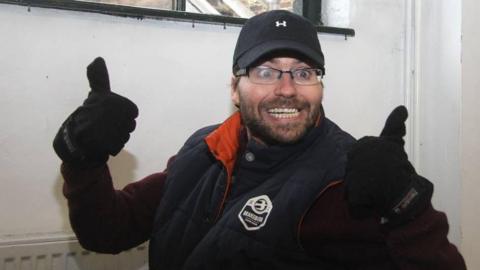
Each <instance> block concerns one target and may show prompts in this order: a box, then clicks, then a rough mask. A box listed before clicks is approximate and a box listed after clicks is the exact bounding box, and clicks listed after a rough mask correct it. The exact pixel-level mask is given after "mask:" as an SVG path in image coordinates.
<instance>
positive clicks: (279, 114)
mask: <svg viewBox="0 0 480 270" xmlns="http://www.w3.org/2000/svg"><path fill="white" fill-rule="evenodd" d="M268 113H269V114H270V115H272V116H273V117H275V118H293V117H297V116H298V114H299V111H298V109H295V108H273V109H269V110H268Z"/></svg>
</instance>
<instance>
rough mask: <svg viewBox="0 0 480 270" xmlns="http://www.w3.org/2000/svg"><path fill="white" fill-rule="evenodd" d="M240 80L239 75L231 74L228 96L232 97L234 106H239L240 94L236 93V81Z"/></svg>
mask: <svg viewBox="0 0 480 270" xmlns="http://www.w3.org/2000/svg"><path fill="white" fill-rule="evenodd" d="M239 81H240V78H239V77H235V76H232V78H231V80H230V98H231V99H232V102H233V104H234V105H235V107H237V108H239V107H240V96H239V95H240V94H239V93H238V83H239Z"/></svg>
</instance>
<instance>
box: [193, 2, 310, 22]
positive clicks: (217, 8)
mask: <svg viewBox="0 0 480 270" xmlns="http://www.w3.org/2000/svg"><path fill="white" fill-rule="evenodd" d="M301 1H302V0H187V3H186V4H187V11H190V12H198V13H210V14H218V15H224V16H232V17H242V18H249V17H251V16H253V15H255V14H258V13H261V12H264V11H267V10H272V9H285V10H290V11H293V10H294V3H295V2H301ZM188 6H190V8H192V7H197V9H196V10H188ZM206 6H209V8H205V7H206ZM202 8H203V9H202ZM209 10H212V11H213V12H209ZM298 11H299V12H297V10H295V12H297V13H301V10H298Z"/></svg>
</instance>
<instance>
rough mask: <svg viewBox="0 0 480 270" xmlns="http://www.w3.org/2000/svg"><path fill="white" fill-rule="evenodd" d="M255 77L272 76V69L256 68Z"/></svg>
mask: <svg viewBox="0 0 480 270" xmlns="http://www.w3.org/2000/svg"><path fill="white" fill-rule="evenodd" d="M257 77H258V78H263V79H269V78H272V77H273V70H271V69H269V68H261V69H258V70H257Z"/></svg>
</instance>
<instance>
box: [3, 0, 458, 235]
mask: <svg viewBox="0 0 480 270" xmlns="http://www.w3.org/2000/svg"><path fill="white" fill-rule="evenodd" d="M408 3H409V1H408V0H390V1H384V0H351V1H350V6H349V12H350V20H351V21H350V26H351V27H352V28H354V29H355V31H356V36H355V37H353V38H352V37H350V38H348V39H347V40H345V37H343V36H338V35H330V34H320V35H319V37H320V41H321V43H322V47H323V49H324V52H325V55H326V63H327V64H326V69H327V75H326V77H325V84H326V89H325V108H326V113H327V116H328V117H330V118H332V119H333V120H335V121H336V122H337V123H339V124H340V125H341V126H342V127H344V129H346V130H348V131H350V132H351V133H352V134H353V135H354V136H356V137H360V136H363V135H366V134H369V135H376V134H378V133H379V132H380V130H381V128H382V127H383V123H384V121H385V118H386V116H387V115H388V113H389V112H390V111H391V110H392V109H393V108H394V107H395V106H397V105H398V104H404V103H406V102H407V101H408V100H407V98H408V96H409V93H408V91H410V89H409V88H408V82H406V79H405V78H406V77H408V76H407V74H408V72H407V71H408V70H409V69H410V66H409V62H408V61H407V59H409V57H410V55H409V53H410V51H409V50H407V48H409V46H410V45H409V39H408V35H407V34H408V33H409V30H408V26H409V25H410V21H409V19H410V17H409V9H408V7H409V5H408ZM0 21H1V22H2V23H1V24H0V36H1V37H2V42H0V51H1V52H2V53H0V63H2V64H1V65H0V91H2V98H1V99H0V114H1V115H2V118H0V127H1V128H2V132H1V134H0V150H1V151H0V160H1V163H0V171H1V172H2V175H1V176H0V177H1V179H0V220H1V221H2V222H1V225H0V243H1V241H4V242H5V241H10V240H12V241H14V240H15V239H21V238H28V237H38V235H41V234H43V235H46V236H47V237H48V236H50V235H56V234H60V235H63V234H70V233H71V230H70V227H69V224H68V219H67V214H66V206H65V205H66V203H65V200H64V199H63V197H62V195H61V183H62V179H61V176H60V175H59V173H58V166H59V164H60V162H59V160H58V158H57V157H56V156H55V155H54V153H53V149H52V147H51V141H52V139H53V137H54V134H55V132H56V130H57V128H58V127H59V125H60V124H61V122H62V121H63V119H64V118H65V117H66V116H67V115H68V113H70V112H71V111H72V110H73V109H74V108H76V107H77V106H78V105H79V104H80V103H81V102H82V101H83V99H84V98H85V96H86V94H87V91H88V83H87V80H86V77H85V67H86V66H87V65H88V63H90V61H91V60H93V58H94V57H96V56H98V55H101V56H103V57H104V58H105V59H106V61H107V65H108V67H109V71H110V77H111V83H112V88H113V89H114V90H116V91H117V92H118V93H120V94H123V95H125V96H127V97H129V98H131V99H132V100H133V101H135V102H136V103H137V105H138V106H139V108H140V117H139V119H138V125H137V130H136V131H135V132H134V134H133V136H132V138H131V140H130V142H129V143H128V144H127V146H126V148H125V150H124V151H122V153H121V154H120V155H119V156H118V157H115V158H113V159H111V160H110V165H111V167H112V171H113V175H114V178H116V184H117V186H118V187H120V186H123V185H124V184H125V183H128V182H130V181H132V180H135V179H138V178H140V177H142V176H145V175H147V174H149V173H152V172H155V171H158V170H162V169H163V166H164V164H165V162H166V160H167V158H168V157H169V156H170V155H173V154H174V153H175V152H176V150H177V149H178V148H179V146H180V145H181V144H182V142H183V141H184V140H185V139H186V137H187V136H188V135H189V134H191V133H192V131H194V130H195V129H197V128H199V127H201V126H204V125H207V124H210V123H215V122H219V121H222V120H223V119H224V118H225V117H226V116H227V115H229V114H230V113H231V111H232V108H231V105H230V101H229V87H228V83H229V76H230V67H231V58H232V52H233V48H234V45H235V38H236V36H237V34H238V31H239V28H238V27H227V29H223V27H222V26H215V25H205V24H196V25H195V27H194V28H192V25H191V23H180V22H168V21H160V20H136V19H129V18H121V17H113V16H107V15H99V14H89V13H82V12H71V11H60V10H52V9H40V8H32V9H31V11H30V12H29V11H28V10H27V8H26V7H20V6H12V5H4V4H0ZM185 78H186V79H185ZM432 89H433V88H432ZM426 113H428V114H430V112H426ZM435 138H436V137H433V139H435ZM442 140H443V139H442ZM441 164H442V166H443V165H444V163H441ZM454 165H455V164H454ZM454 169H455V168H454ZM422 170H423V169H422ZM445 170H446V171H447V170H448V169H445ZM427 172H428V171H427ZM433 176H434V177H432V179H431V180H432V181H433V182H434V183H435V184H436V188H437V190H439V191H440V193H438V194H436V195H435V198H436V202H442V203H440V204H439V205H438V206H439V208H440V209H441V210H447V211H448V214H449V215H452V217H453V220H452V219H451V223H452V225H453V231H454V232H458V230H459V223H458V218H459V217H458V216H457V215H454V214H455V213H456V212H458V209H459V208H458V207H459V205H458V203H457V202H458V201H459V196H460V194H459V193H458V192H455V193H453V197H452V195H451V194H446V193H442V190H446V189H447V188H449V187H450V186H449V185H448V183H446V182H444V181H443V180H442V179H443V178H437V177H435V176H436V175H433ZM445 185H446V186H445ZM454 188H455V189H458V187H457V186H455V187H454ZM445 196H446V197H445ZM438 198H446V200H439V199H438ZM12 206H14V210H12ZM32 234H33V236H32ZM452 240H453V241H454V242H455V243H459V238H458V233H454V234H453V237H452Z"/></svg>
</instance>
